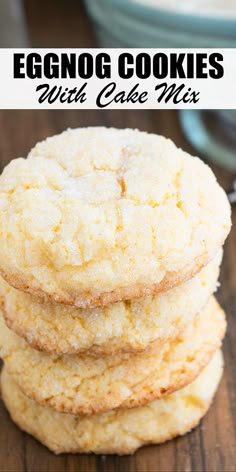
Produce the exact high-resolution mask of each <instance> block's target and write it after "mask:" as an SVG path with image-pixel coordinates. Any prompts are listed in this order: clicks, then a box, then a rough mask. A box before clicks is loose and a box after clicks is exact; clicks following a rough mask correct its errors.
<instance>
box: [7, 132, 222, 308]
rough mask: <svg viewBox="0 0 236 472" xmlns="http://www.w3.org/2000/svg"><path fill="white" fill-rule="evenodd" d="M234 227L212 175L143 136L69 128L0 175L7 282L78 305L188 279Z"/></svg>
mask: <svg viewBox="0 0 236 472" xmlns="http://www.w3.org/2000/svg"><path fill="white" fill-rule="evenodd" d="M230 224H231V223H230V206H229V203H228V200H227V197H226V195H225V193H224V191H223V190H222V189H221V187H220V186H219V185H218V183H217V182H216V179H215V177H214V175H213V173H212V171H211V170H210V168H209V167H208V166H207V165H205V164H204V163H203V162H202V161H200V160H199V159H198V158H196V157H191V156H190V155H188V154H187V153H185V152H184V151H182V150H181V149H178V148H177V147H176V146H175V145H174V144H173V143H172V142H171V141H170V140H168V139H165V138H163V137H161V136H157V135H153V134H147V133H144V132H140V131H137V130H129V129H128V130H117V129H108V128H84V129H83V128H81V129H77V130H68V131H66V132H64V133H62V134H61V135H58V136H54V137H52V138H48V139H46V140H45V141H43V142H41V143H39V144H37V145H36V146H35V148H34V149H32V151H31V152H30V154H29V156H28V158H27V159H22V158H19V159H15V160H13V161H12V162H11V163H10V164H9V165H8V166H7V167H6V168H5V170H4V171H3V173H2V175H1V177H0V271H1V274H2V276H3V277H4V278H5V279H6V280H7V281H8V282H9V283H10V284H11V285H13V286H14V287H16V288H19V289H21V290H25V291H28V292H30V293H32V294H36V295H40V296H41V297H44V298H45V299H47V300H48V299H51V300H53V301H56V302H59V303H65V304H71V305H74V306H77V307H81V308H84V307H91V306H98V305H106V304H108V303H112V302H116V301H122V300H124V299H131V298H139V297H145V296H149V295H152V294H153V293H157V292H160V291H163V290H166V289H169V288H172V287H173V286H176V285H178V284H180V283H181V282H183V281H186V280H188V279H189V278H190V277H192V276H193V275H194V274H196V273H197V272H198V271H199V270H200V269H201V268H202V267H203V266H205V265H206V264H207V263H208V262H209V261H210V260H211V259H212V258H213V257H214V255H215V254H216V253H217V251H218V250H219V248H220V246H221V245H222V244H223V242H224V240H225V238H226V236H227V234H228V232H229V229H230Z"/></svg>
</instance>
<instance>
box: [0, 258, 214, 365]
mask: <svg viewBox="0 0 236 472" xmlns="http://www.w3.org/2000/svg"><path fill="white" fill-rule="evenodd" d="M221 256H222V251H220V253H219V254H218V255H217V257H216V258H215V259H214V260H213V261H212V262H211V263H210V264H209V265H208V266H206V267H204V268H203V269H202V270H201V271H200V272H199V273H198V274H197V275H195V277H193V278H192V279H191V280H189V281H188V282H185V283H184V284H181V285H179V286H178V287H175V288H174V289H172V290H169V291H167V292H163V293H159V294H157V295H153V296H152V297H151V296H150V297H147V298H144V299H143V298H142V299H138V300H129V301H124V302H120V303H114V304H111V305H107V306H105V307H98V308H93V309H87V310H86V309H79V308H75V307H70V306H66V305H61V304H52V303H45V302H43V301H42V300H40V299H39V298H36V297H34V296H32V295H30V294H27V293H24V292H21V291H19V290H16V289H14V288H12V287H11V286H10V285H9V284H7V282H5V281H4V280H3V279H1V278H0V297H1V298H2V300H3V306H2V311H3V315H4V318H5V321H6V323H7V325H8V327H9V328H10V329H12V330H13V331H14V332H15V333H16V334H18V335H19V336H21V337H23V338H25V339H26V341H27V342H28V343H29V344H30V345H31V346H32V347H34V348H36V349H39V350H42V351H46V352H51V353H56V354H73V353H76V352H78V353H79V352H80V353H81V352H85V353H87V354H88V355H94V356H100V355H112V354H115V353H117V352H136V351H142V350H145V349H147V348H151V347H152V345H153V344H154V343H155V346H156V347H157V345H158V342H159V343H160V345H161V343H163V342H166V341H169V340H171V339H173V338H174V337H175V336H176V335H177V334H178V333H179V331H180V330H181V329H183V328H184V326H185V325H186V324H187V323H188V322H192V320H193V318H194V315H196V313H198V312H199V311H200V310H201V309H202V308H203V307H204V306H205V305H206V303H207V301H208V299H209V298H210V295H211V294H212V293H213V291H214V290H215V289H216V282H217V278H218V274H219V264H220V262H221Z"/></svg>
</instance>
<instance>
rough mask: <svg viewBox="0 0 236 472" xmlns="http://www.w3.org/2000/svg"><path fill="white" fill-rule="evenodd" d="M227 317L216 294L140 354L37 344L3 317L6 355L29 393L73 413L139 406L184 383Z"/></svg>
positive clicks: (0, 326) (0, 340) (1, 351)
mask: <svg viewBox="0 0 236 472" xmlns="http://www.w3.org/2000/svg"><path fill="white" fill-rule="evenodd" d="M224 332H225V316H224V313H223V311H222V310H221V309H220V307H219V305H218V304H217V303H216V301H215V300H214V298H213V297H212V298H211V299H210V301H209V303H208V305H207V307H206V308H205V309H204V310H203V311H202V312H201V313H200V314H199V315H197V316H195V318H194V320H193V322H192V323H189V324H188V326H187V327H186V328H185V329H184V330H183V331H182V332H181V333H179V335H178V336H177V337H176V338H175V339H174V340H172V341H171V342H169V343H164V344H163V345H162V346H161V347H160V346H158V347H157V348H156V347H155V345H154V346H153V347H152V348H151V349H148V350H147V351H144V352H141V353H137V354H116V355H114V356H109V357H103V358H102V357H100V358H93V357H91V356H86V355H77V354H75V355H64V356H58V355H55V354H48V353H44V352H39V351H36V350H34V349H33V348H31V347H30V346H29V345H28V344H27V343H26V342H25V341H24V340H23V339H22V338H20V337H18V336H17V335H16V334H15V333H13V332H12V331H11V330H9V329H8V328H7V327H6V326H5V323H4V322H3V319H2V318H1V321H0V355H1V357H2V358H3V360H4V362H5V364H6V367H7V369H8V371H9V372H10V373H11V374H12V376H13V378H14V379H15V381H16V382H17V384H18V385H19V386H20V388H21V389H22V390H23V391H24V393H25V394H26V395H28V396H29V397H31V398H32V399H34V400H36V401H37V402H38V403H40V404H42V405H49V406H51V407H53V408H55V409H56V410H58V411H64V412H67V413H73V414H93V413H98V412H102V411H107V410H109V409H115V408H133V407H135V406H140V405H143V404H146V403H148V402H150V401H152V400H154V399H156V398H160V397H162V396H164V395H168V394H170V393H171V392H173V391H175V390H177V389H180V388H182V387H184V386H185V385H186V384H188V383H190V382H191V381H192V380H194V378H195V377H196V376H197V375H198V374H199V372H200V371H201V369H202V368H203V367H204V366H205V365H206V364H207V363H208V362H209V360H210V358H211V356H212V355H213V353H214V351H215V350H216V349H217V348H218V347H219V346H220V344H221V340H222V338H223V335H224Z"/></svg>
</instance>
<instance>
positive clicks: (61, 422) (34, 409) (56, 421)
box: [1, 351, 223, 455]
mask: <svg viewBox="0 0 236 472" xmlns="http://www.w3.org/2000/svg"><path fill="white" fill-rule="evenodd" d="M222 365H223V362H222V355H221V352H220V351H217V352H216V354H215V355H214V357H213V358H212V360H211V361H210V363H209V364H208V365H207V367H205V368H204V370H203V371H202V372H201V373H200V375H199V377H197V379H195V380H194V381H193V382H192V383H191V384H189V385H188V386H187V387H185V388H183V389H182V390H179V391H178V392H175V393H172V394H171V395H169V396H167V397H165V398H164V399H162V400H156V401H154V402H152V403H148V404H147V405H145V406H143V407H140V408H133V409H129V410H125V409H123V410H119V411H110V412H107V413H102V414H98V415H92V416H87V417H86V416H78V417H76V416H73V415H69V414H65V413H59V412H56V411H54V410H52V409H51V408H49V407H44V406H40V405H38V404H37V403H36V402H34V401H33V400H30V399H29V398H28V397H27V396H25V395H24V394H23V393H22V392H21V390H20V389H19V387H18V386H17V384H16V383H15V381H14V380H13V378H12V377H11V375H10V374H9V373H8V372H7V370H6V368H5V367H4V369H3V372H2V378H1V384H2V396H3V401H4V403H5V405H6V407H7V409H8V410H9V412H10V415H11V417H12V419H13V421H15V422H16V423H17V424H18V426H19V427H20V428H22V429H23V430H24V431H26V432H28V433H29V434H32V435H33V436H35V437H36V438H37V439H39V441H41V442H42V443H43V444H45V446H47V447H48V448H49V449H51V450H52V451H54V452H55V453H57V454H59V453H63V452H73V453H75V452H95V453H96V454H120V455H122V454H132V453H133V452H135V450H136V449H138V448H139V447H141V446H143V445H145V444H158V443H162V442H164V441H167V440H168V439H172V438H173V437H175V436H177V435H182V434H185V433H187V432H188V431H190V430H191V429H192V428H194V427H195V426H196V425H197V424H198V423H199V421H200V420H201V418H202V417H203V415H205V413H206V411H207V410H208V408H209V406H210V404H211V401H212V398H213V395H214V394H215V391H216V389H217V386H218V383H219V381H220V377H221V375H222Z"/></svg>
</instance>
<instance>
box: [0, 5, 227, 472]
mask: <svg viewBox="0 0 236 472" xmlns="http://www.w3.org/2000/svg"><path fill="white" fill-rule="evenodd" d="M55 4H56V8H55ZM25 13H26V20H27V23H28V32H29V38H30V40H31V44H32V45H33V46H38V47H40V46H47V47H60V46H64V47H70V46H71V47H91V46H94V45H95V37H94V34H93V31H92V29H91V25H90V23H89V21H88V19H87V17H86V14H85V11H84V9H83V5H82V3H81V2H80V1H79V0H77V1H75V0H73V1H72V0H67V1H63V0H57V2H49V1H48V0H41V1H34V0H27V1H25ZM87 125H106V126H117V127H126V126H127V127H133V128H136V127H137V128H140V129H142V130H147V131H152V132H156V133H160V134H163V135H165V136H167V137H170V138H172V139H173V140H174V141H175V142H176V144H177V145H179V146H181V147H183V148H184V149H185V150H187V151H190V152H192V153H193V152H194V151H193V149H192V148H191V147H190V146H189V145H188V143H187V142H186V140H185V139H184V137H183V134H182V132H181V129H180V125H179V121H178V114H177V113H176V112H174V111H160V112H154V111H148V112H145V111H138V112H137V111H135V112H132V111H128V112H127V111H0V165H1V168H3V166H5V165H6V164H7V163H8V162H9V161H10V160H11V159H13V158H15V157H17V156H25V155H26V153H27V152H28V151H29V149H30V148H31V147H32V146H33V145H34V144H35V142H36V141H38V140H41V139H43V138H45V137H46V136H48V135H52V134H54V133H58V132H60V131H62V130H63V129H65V128H67V127H77V126H87ZM214 171H215V173H216V175H217V177H218V179H219V180H220V182H221V184H222V185H223V186H224V187H225V188H228V187H230V186H231V184H232V180H233V176H232V175H230V174H228V173H227V172H225V171H222V170H221V169H219V168H214ZM235 220H236V208H235V210H233V221H235ZM221 282H222V285H221V288H220V291H219V293H218V298H219V300H220V302H221V303H222V305H223V307H224V308H225V310H226V312H227V316H228V333H227V336H226V339H225V342H224V355H225V372H224V377H223V380H222V382H221V384H220V388H219V391H218V393H217V395H216V398H215V400H214V403H213V405H212V407H211V409H210V411H209V413H208V414H207V416H206V417H205V418H204V420H203V421H202V423H201V425H200V426H199V427H198V428H197V429H195V430H194V431H193V432H191V433H190V434H188V435H186V436H184V437H182V438H178V439H176V440H173V441H170V442H168V443H166V444H163V445H161V446H151V447H145V448H142V449H141V450H139V451H138V452H137V453H136V454H135V455H134V456H128V457H115V456H110V457H109V456H101V457H96V456H95V455H62V456H54V455H53V454H52V453H50V452H49V451H48V450H47V449H46V448H45V447H43V446H42V445H41V444H39V443H38V442H37V441H36V440H34V439H33V438H32V437H30V436H28V435H27V434H24V433H22V432H21V431H20V430H19V429H18V428H17V427H16V426H15V425H14V424H13V423H12V421H11V420H10V418H9V415H8V413H7V412H6V410H5V408H4V406H3V405H2V404H1V405H0V471H1V472H26V471H28V472H41V471H42V472H43V471H44V472H46V471H48V472H65V471H68V472H74V471H76V472H77V471H78V472H100V471H104V472H157V471H159V472H175V471H176V472H177V471H179V472H205V471H208V472H235V471H236V442H235V423H236V369H235V362H236V320H235V316H236V309H235V308H236V231H235V229H234V227H233V230H232V232H231V235H230V237H229V238H228V240H227V243H226V246H225V256H224V262H223V266H222V273H221Z"/></svg>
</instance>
